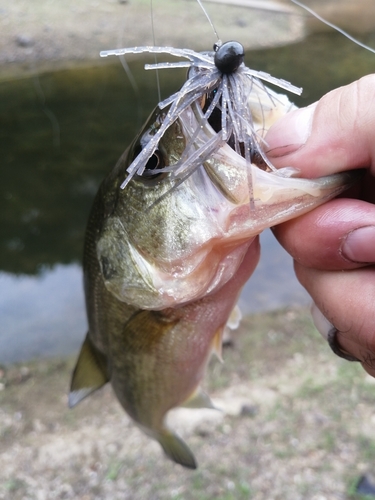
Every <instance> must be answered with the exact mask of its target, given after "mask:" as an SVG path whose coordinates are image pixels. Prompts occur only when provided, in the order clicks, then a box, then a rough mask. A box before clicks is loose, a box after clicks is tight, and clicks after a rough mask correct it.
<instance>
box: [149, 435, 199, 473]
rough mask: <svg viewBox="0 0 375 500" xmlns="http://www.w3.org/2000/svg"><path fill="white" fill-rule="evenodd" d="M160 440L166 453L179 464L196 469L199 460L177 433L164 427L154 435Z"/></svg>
mask: <svg viewBox="0 0 375 500" xmlns="http://www.w3.org/2000/svg"><path fill="white" fill-rule="evenodd" d="M154 437H155V439H156V440H157V441H159V443H160V445H161V447H162V448H163V450H164V453H165V454H166V455H167V456H168V457H169V458H170V459H171V460H173V461H174V462H176V463H177V464H180V465H182V466H183V467H187V468H188V469H196V468H197V462H196V461H195V457H194V455H193V453H192V452H191V450H190V448H189V447H188V445H187V444H186V443H185V442H184V441H183V440H182V439H181V438H180V437H179V436H177V434H174V433H173V432H171V431H169V430H167V429H164V430H162V431H160V432H158V433H157V434H156V435H154Z"/></svg>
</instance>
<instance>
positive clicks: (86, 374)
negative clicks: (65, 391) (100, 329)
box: [69, 334, 109, 408]
mask: <svg viewBox="0 0 375 500" xmlns="http://www.w3.org/2000/svg"><path fill="white" fill-rule="evenodd" d="M108 381H109V376H108V369H107V359H106V357H105V356H104V354H102V353H101V352H99V351H98V349H96V347H95V346H94V345H93V344H92V342H91V340H90V338H89V336H88V334H87V335H86V339H85V341H84V343H83V344H82V348H81V352H80V354H79V357H78V361H77V364H76V367H75V368H74V372H73V376H72V382H71V385H70V393H69V407H70V408H72V407H73V406H75V405H76V404H78V403H79V402H80V401H82V399H84V398H85V397H86V396H88V395H89V394H91V393H92V392H94V391H96V390H97V389H99V388H100V387H102V386H103V385H104V384H106V383H107V382H108Z"/></svg>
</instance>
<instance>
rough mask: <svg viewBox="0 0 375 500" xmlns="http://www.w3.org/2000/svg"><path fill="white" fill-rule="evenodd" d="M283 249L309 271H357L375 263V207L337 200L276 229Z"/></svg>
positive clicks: (360, 202)
mask: <svg viewBox="0 0 375 500" xmlns="http://www.w3.org/2000/svg"><path fill="white" fill-rule="evenodd" d="M273 232H274V234H275V236H276V238H277V239H278V240H279V242H280V243H281V245H282V246H283V247H284V248H285V249H286V250H287V252H289V253H290V254H291V255H292V257H293V258H294V259H295V260H296V261H297V262H299V263H300V264H302V265H303V266H306V267H314V268H317V269H322V270H324V269H325V270H343V269H355V268H358V267H362V266H364V265H367V264H368V263H375V205H373V204H372V203H367V202H364V201H360V200H352V199H336V200H332V201H330V202H328V203H326V204H325V205H322V206H320V207H318V208H316V209H315V210H313V211H312V212H309V213H307V214H305V215H302V216H301V217H298V218H297V219H293V220H290V221H288V222H285V223H283V224H280V225H278V226H276V227H274V228H273Z"/></svg>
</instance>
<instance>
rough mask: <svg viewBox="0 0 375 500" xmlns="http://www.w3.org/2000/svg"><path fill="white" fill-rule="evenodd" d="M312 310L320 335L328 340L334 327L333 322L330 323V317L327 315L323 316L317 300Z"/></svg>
mask: <svg viewBox="0 0 375 500" xmlns="http://www.w3.org/2000/svg"><path fill="white" fill-rule="evenodd" d="M310 311H311V316H312V320H313V323H314V325H315V328H316V329H317V330H318V332H319V333H320V335H321V336H322V337H323V338H324V339H326V340H327V339H328V333H329V332H330V331H331V330H332V328H333V325H332V323H330V322H329V321H328V319H327V318H326V317H325V316H323V314H322V312H321V311H320V309H318V307H317V305H316V304H315V302H313V304H312V306H311V309H310Z"/></svg>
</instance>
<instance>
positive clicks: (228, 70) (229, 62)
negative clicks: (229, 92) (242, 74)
mask: <svg viewBox="0 0 375 500" xmlns="http://www.w3.org/2000/svg"><path fill="white" fill-rule="evenodd" d="M214 49H215V56H214V63H215V66H216V67H217V69H218V70H219V71H221V73H224V74H225V75H230V74H232V73H235V72H236V71H237V70H238V68H239V67H240V66H241V64H242V63H243V61H244V57H245V50H244V48H243V46H242V45H241V44H240V43H239V42H234V41H233V42H225V43H223V44H222V45H220V46H217V45H216V47H215V46H214Z"/></svg>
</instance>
